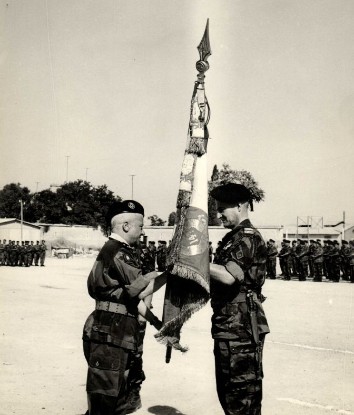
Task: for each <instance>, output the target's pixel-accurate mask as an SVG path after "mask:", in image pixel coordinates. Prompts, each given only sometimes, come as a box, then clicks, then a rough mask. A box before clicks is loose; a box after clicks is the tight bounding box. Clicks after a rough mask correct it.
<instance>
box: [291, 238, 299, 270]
mask: <svg viewBox="0 0 354 415" xmlns="http://www.w3.org/2000/svg"><path fill="white" fill-rule="evenodd" d="M296 246H297V245H296V241H295V240H294V241H291V248H290V249H291V254H290V258H291V259H290V273H291V275H293V276H296V275H297V274H298V270H297V266H296V263H297V259H296Z"/></svg>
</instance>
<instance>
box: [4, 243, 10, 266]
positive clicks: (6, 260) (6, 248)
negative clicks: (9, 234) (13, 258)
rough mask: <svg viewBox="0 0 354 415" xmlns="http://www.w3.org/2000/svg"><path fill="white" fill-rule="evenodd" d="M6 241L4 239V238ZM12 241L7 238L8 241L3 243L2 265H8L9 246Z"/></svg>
mask: <svg viewBox="0 0 354 415" xmlns="http://www.w3.org/2000/svg"><path fill="white" fill-rule="evenodd" d="M4 241H6V239H4ZM11 244H12V241H11V239H9V243H7V244H6V245H5V251H4V262H5V264H4V265H10V248H11Z"/></svg>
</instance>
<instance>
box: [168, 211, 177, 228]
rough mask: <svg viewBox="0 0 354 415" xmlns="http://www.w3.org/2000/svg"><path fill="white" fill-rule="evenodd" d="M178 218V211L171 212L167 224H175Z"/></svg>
mask: <svg viewBox="0 0 354 415" xmlns="http://www.w3.org/2000/svg"><path fill="white" fill-rule="evenodd" d="M176 220H177V213H176V212H171V213H170V214H169V216H168V222H167V225H168V226H174V225H175V224H176Z"/></svg>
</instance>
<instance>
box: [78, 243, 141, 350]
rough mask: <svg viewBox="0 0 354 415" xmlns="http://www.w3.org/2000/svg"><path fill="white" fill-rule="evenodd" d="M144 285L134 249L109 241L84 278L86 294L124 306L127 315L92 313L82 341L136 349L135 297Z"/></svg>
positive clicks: (106, 312) (137, 331)
mask: <svg viewBox="0 0 354 415" xmlns="http://www.w3.org/2000/svg"><path fill="white" fill-rule="evenodd" d="M147 285H148V283H147V282H146V280H145V279H144V278H143V275H142V271H141V259H140V257H139V253H138V251H137V250H136V248H134V247H131V246H129V245H127V244H126V243H123V242H121V241H118V240H116V239H109V240H108V241H107V242H106V243H105V245H104V246H103V247H102V249H101V251H100V253H99V254H98V256H97V259H96V261H95V263H94V265H93V268H92V270H91V272H90V275H89V277H88V281H87V286H88V292H89V294H90V296H91V297H92V298H94V299H95V300H98V301H110V302H114V303H119V304H123V305H125V307H126V309H127V311H128V314H117V313H111V312H109V311H103V310H95V311H94V312H93V313H91V314H90V316H89V317H88V319H87V320H86V323H85V326H84V335H83V338H84V339H85V340H93V341H96V342H100V343H111V344H114V345H116V346H120V347H123V348H125V349H128V350H136V349H137V341H138V335H139V323H138V319H137V315H138V309H137V306H138V303H139V301H140V300H139V298H138V297H137V295H138V294H139V292H140V291H141V290H143V289H144V288H145V287H146V286H147Z"/></svg>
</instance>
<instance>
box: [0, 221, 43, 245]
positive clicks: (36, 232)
mask: <svg viewBox="0 0 354 415" xmlns="http://www.w3.org/2000/svg"><path fill="white" fill-rule="evenodd" d="M0 239H1V240H3V239H6V240H7V241H9V239H11V240H12V241H21V223H20V222H9V223H2V224H1V225H0ZM41 239H43V238H42V230H41V229H40V228H34V227H32V226H28V225H26V224H25V223H24V224H23V225H22V240H23V241H40V240H41Z"/></svg>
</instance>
